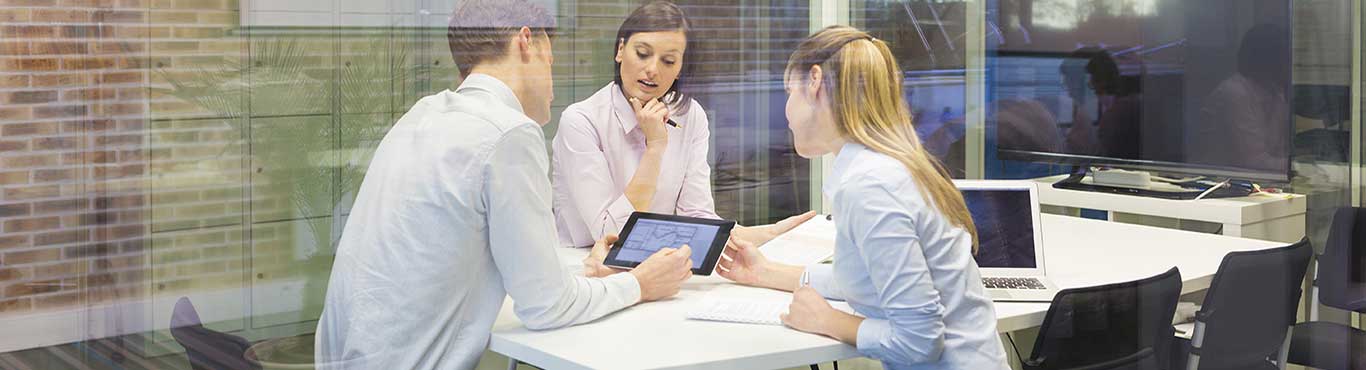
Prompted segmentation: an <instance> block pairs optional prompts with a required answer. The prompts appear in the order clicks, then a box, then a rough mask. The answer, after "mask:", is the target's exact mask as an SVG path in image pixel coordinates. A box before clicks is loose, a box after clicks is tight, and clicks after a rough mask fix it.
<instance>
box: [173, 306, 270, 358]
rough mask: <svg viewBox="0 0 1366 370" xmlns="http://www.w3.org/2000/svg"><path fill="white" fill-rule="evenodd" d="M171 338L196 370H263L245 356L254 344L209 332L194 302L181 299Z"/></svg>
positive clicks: (176, 311) (232, 336)
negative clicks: (183, 349)
mask: <svg viewBox="0 0 1366 370" xmlns="http://www.w3.org/2000/svg"><path fill="white" fill-rule="evenodd" d="M171 336H172V337H174V338H175V341H176V343H179V344H180V346H181V347H185V356H186V357H189V359H190V367H191V368H193V369H194V370H260V369H261V367H260V366H257V365H256V364H253V363H251V362H248V361H247V358H246V357H244V356H243V354H245V353H246V352H247V348H248V347H251V343H249V342H247V340H246V339H242V337H238V336H236V335H231V334H226V333H220V332H217V331H214V330H211V329H209V328H205V327H204V325H203V323H202V322H201V321H200V320H199V312H198V311H197V310H195V309H194V304H193V303H190V299H189V298H186V297H180V299H179V300H177V301H176V303H175V309H174V310H173V311H172V312H171Z"/></svg>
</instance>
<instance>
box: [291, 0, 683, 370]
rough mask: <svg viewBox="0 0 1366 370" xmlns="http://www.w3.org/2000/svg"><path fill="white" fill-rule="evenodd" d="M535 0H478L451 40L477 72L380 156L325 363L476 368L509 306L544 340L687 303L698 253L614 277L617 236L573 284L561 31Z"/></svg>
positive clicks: (468, 70) (326, 322)
mask: <svg viewBox="0 0 1366 370" xmlns="http://www.w3.org/2000/svg"><path fill="white" fill-rule="evenodd" d="M554 27H555V20H554V18H552V17H550V16H549V14H548V13H546V12H545V11H544V10H542V9H541V8H539V7H537V6H535V5H533V4H531V3H529V2H527V1H526V0H466V1H464V2H462V3H461V5H460V7H459V8H458V9H456V10H455V12H454V13H453V15H452V17H451V20H450V27H449V30H448V42H449V45H450V48H451V54H452V57H454V59H455V61H456V64H457V65H458V66H459V67H460V72H461V74H462V75H464V81H462V82H461V83H460V87H459V88H457V89H456V90H455V91H450V90H446V91H442V92H439V93H437V94H435V95H431V96H427V97H425V98H422V99H421V100H419V101H418V102H417V103H416V104H414V105H413V107H412V109H410V110H409V111H408V112H407V113H405V114H404V115H403V117H402V118H400V119H399V121H398V122H397V123H395V124H394V126H393V128H392V129H391V130H390V131H389V132H388V133H387V134H385V136H384V139H383V140H382V141H381V142H380V144H379V146H378V147H377V148H376V150H375V155H374V160H373V161H372V162H371V164H370V167H369V171H367V173H366V175H365V180H364V181H363V182H362V184H361V187H360V191H359V193H358V195H357V197H356V203H355V207H354V208H353V209H352V213H351V216H350V218H349V219H348V220H347V225H346V229H345V231H343V233H342V237H341V242H340V245H339V246H338V248H337V257H336V262H335V264H334V265H333V268H332V276H331V279H330V281H329V284H328V288H327V301H326V305H325V306H324V309H323V313H322V317H321V318H319V320H318V330H317V337H316V338H317V339H316V352H317V355H316V358H317V360H318V361H319V362H320V363H323V364H326V365H328V366H329V367H328V368H333V366H335V367H336V368H345V369H469V368H473V367H474V366H475V363H476V362H477V361H478V359H479V356H480V355H481V354H483V353H484V350H485V348H486V347H487V346H488V343H489V336H490V330H491V329H492V327H493V322H494V320H495V318H496V317H497V316H498V313H499V311H500V310H501V309H502V305H503V301H504V300H505V299H507V297H508V296H511V297H512V301H513V304H514V307H513V312H515V313H516V315H517V317H518V318H520V319H521V320H522V323H523V324H525V325H526V326H527V327H528V328H531V329H548V328H555V327H562V326H567V325H573V324H579V323H585V322H589V321H593V320H596V319H597V318H600V317H602V316H604V315H607V314H609V313H612V312H614V311H617V310H620V309H622V308H625V307H627V306H630V305H633V304H635V303H637V302H641V301H650V300H656V299H661V298H665V297H668V296H672V295H674V294H676V293H677V292H678V290H679V288H680V286H681V285H682V283H683V281H685V280H687V278H688V277H690V276H691V274H692V273H691V267H692V263H691V260H690V258H689V257H690V256H691V252H690V251H689V248H688V247H686V246H684V247H682V248H679V249H668V250H661V251H660V252H658V253H656V254H654V255H652V256H651V257H649V258H648V259H646V260H645V262H644V263H643V264H642V265H641V267H646V265H649V267H648V268H646V269H645V270H642V269H641V268H636V269H635V270H632V271H630V272H616V271H614V270H611V269H607V268H604V267H602V266H601V265H602V258H603V257H605V255H606V250H607V247H606V245H607V244H608V243H611V242H613V241H615V237H612V236H609V237H606V238H604V239H603V240H601V241H599V242H598V244H597V245H596V246H595V248H594V251H593V253H592V254H591V255H590V257H589V258H588V259H585V260H584V265H585V272H586V274H587V275H590V276H579V275H574V274H571V273H569V272H567V271H566V270H565V268H564V266H563V265H562V264H561V262H560V260H559V258H558V257H557V256H556V253H555V251H554V249H551V248H550V246H551V245H553V244H554V243H555V224H554V220H553V218H552V217H551V210H550V181H549V179H548V178H546V173H547V172H548V171H549V165H550V164H549V158H547V157H546V152H545V138H544V137H543V134H542V133H541V125H544V124H545V123H546V122H548V121H549V120H550V101H551V99H552V97H553V95H554V94H553V92H552V91H553V88H552V84H551V78H552V77H551V64H552V62H553V60H554V57H553V56H552V54H551V43H550V37H549V34H550V32H553V31H552V30H553V29H554Z"/></svg>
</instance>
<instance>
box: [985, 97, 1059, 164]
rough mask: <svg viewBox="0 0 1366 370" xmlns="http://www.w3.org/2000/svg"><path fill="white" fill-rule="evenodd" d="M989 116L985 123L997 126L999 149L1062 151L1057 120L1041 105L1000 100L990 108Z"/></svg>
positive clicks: (1024, 100) (1028, 101)
mask: <svg viewBox="0 0 1366 370" xmlns="http://www.w3.org/2000/svg"><path fill="white" fill-rule="evenodd" d="M988 114H989V115H990V118H989V119H988V120H989V121H990V122H995V123H996V130H997V133H996V137H997V143H996V145H998V146H1000V147H1001V149H1009V150H1023V151H1031V152H1058V151H1059V150H1061V149H1062V145H1063V144H1062V136H1061V135H1059V133H1058V129H1057V118H1054V116H1053V113H1052V112H1049V111H1048V107H1045V106H1044V105H1043V104H1042V103H1039V102H1037V101H1034V100H1029V99H1018V98H1009V99H1001V100H997V101H995V102H994V103H993V104H992V105H991V111H990V112H989V113H988Z"/></svg>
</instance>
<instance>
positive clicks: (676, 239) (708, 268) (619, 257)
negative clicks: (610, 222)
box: [603, 212, 735, 276]
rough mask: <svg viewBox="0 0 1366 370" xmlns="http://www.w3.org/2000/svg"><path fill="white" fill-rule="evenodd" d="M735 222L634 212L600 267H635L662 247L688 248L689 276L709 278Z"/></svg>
mask: <svg viewBox="0 0 1366 370" xmlns="http://www.w3.org/2000/svg"><path fill="white" fill-rule="evenodd" d="M734 227H735V221H727V220H712V219H706V218H696V217H685V216H674V215H664V214H658V213H648V212H635V213H632V214H631V218H630V219H628V220H626V226H625V227H623V228H622V229H621V236H620V237H619V238H617V242H616V244H614V245H613V246H612V251H611V252H608V253H607V259H606V260H604V261H603V264H604V265H607V266H613V267H621V268H628V269H629V268H635V267H636V266H638V265H640V263H641V262H644V261H645V259H646V258H650V256H651V255H654V254H655V252H657V251H659V250H660V249H663V248H679V247H682V246H683V245H684V244H687V245H688V246H689V247H691V248H692V257H691V258H692V273H693V275H704V276H706V275H711V272H712V269H714V268H715V267H716V260H718V259H720V258H721V251H722V250H723V249H724V248H726V240H727V239H730V230H731V229H732V228H734Z"/></svg>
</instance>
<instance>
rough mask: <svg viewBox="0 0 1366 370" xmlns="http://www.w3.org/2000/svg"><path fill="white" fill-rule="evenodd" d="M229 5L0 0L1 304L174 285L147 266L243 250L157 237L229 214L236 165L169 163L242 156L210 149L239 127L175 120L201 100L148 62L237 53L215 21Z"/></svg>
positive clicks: (172, 68) (226, 21)
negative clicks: (169, 89) (160, 246)
mask: <svg viewBox="0 0 1366 370" xmlns="http://www.w3.org/2000/svg"><path fill="white" fill-rule="evenodd" d="M236 8H237V4H236V2H235V1H224V0H155V1H152V0H75V1H72V0H13V1H10V0H6V1H0V20H3V26H0V40H3V41H0V66H3V68H0V103H3V104H0V189H3V190H2V191H0V232H3V234H2V235H0V264H2V265H3V267H0V286H3V290H0V316H9V315H22V314H26V313H30V312H35V311H46V310H54V309H61V308H68V307H73V306H82V305H94V304H100V303H104V302H110V301H113V300H117V299H134V298H143V297H146V295H147V294H148V293H149V289H161V290H166V289H175V288H177V287H178V285H177V284H178V283H177V280H175V279H162V280H163V281H160V282H157V283H156V284H153V281H152V277H153V276H175V275H180V276H192V275H204V274H213V273H220V274H222V273H228V272H229V271H231V269H232V268H236V270H237V271H239V274H240V271H241V266H240V265H239V266H229V264H228V263H227V262H223V261H215V260H214V259H213V258H210V256H213V255H214V252H213V250H214V248H215V247H216V245H215V244H214V243H213V240H211V239H214V238H208V239H204V240H199V241H197V242H195V243H191V244H192V245H191V246H190V248H188V249H186V250H185V251H180V250H178V249H175V248H169V249H166V250H165V253H154V249H153V246H154V245H157V243H158V241H161V240H165V242H164V244H166V245H167V246H172V247H174V246H178V245H179V244H176V243H172V242H171V240H175V238H174V235H172V234H168V233H165V232H163V231H166V230H169V229H168V227H170V228H175V227H178V226H177V225H179V226H189V225H191V224H194V225H195V226H202V225H203V224H205V223H213V222H216V220H222V219H224V218H228V219H231V218H233V217H234V216H236V217H237V218H238V219H240V214H241V212H242V209H241V207H236V208H235V209H234V208H233V206H232V205H233V204H234V203H238V204H240V203H241V200H242V197H241V196H240V191H239V192H238V193H236V194H235V193H233V192H232V189H233V184H232V182H231V181H223V180H231V179H232V178H233V176H232V171H218V173H217V174H215V175H217V178H214V177H215V176H213V175H210V176H199V177H195V176H193V175H187V174H184V173H183V172H184V171H179V169H182V168H186V167H195V168H197V169H201V171H200V172H208V173H213V172H214V171H213V169H215V168H223V167H224V166H221V165H222V164H224V163H240V162H241V161H242V156H241V153H240V152H231V151H229V152H228V155H221V154H220V153H221V152H222V150H221V148H222V147H224V146H228V145H230V144H231V143H233V142H236V141H240V139H239V138H238V137H237V135H236V134H235V133H232V132H225V129H224V127H226V126H225V125H221V124H218V125H215V124H211V123H209V122H207V121H200V122H197V123H182V122H181V121H177V120H180V119H184V118H187V117H204V116H206V114H207V113H206V112H203V111H198V110H196V109H195V108H194V106H193V105H191V104H187V103H186V102H183V101H180V100H178V99H174V98H168V97H166V96H164V95H163V94H161V93H159V92H158V90H159V89H162V88H165V87H166V86H167V85H166V84H165V83H164V81H163V79H162V76H161V75H160V74H159V73H158V71H166V72H170V73H180V72H183V71H193V70H198V69H202V68H206V67H207V66H210V65H214V64H216V63H220V62H221V60H222V59H223V58H228V57H232V56H235V55H240V53H241V48H242V43H241V42H240V41H239V40H238V39H237V38H236V37H232V36H228V35H227V33H226V32H227V31H229V30H231V29H233V27H235V25H236V23H237V20H238V15H237V12H236V11H235V9H236ZM206 168H207V169H209V170H203V169H206ZM239 172H240V171H239ZM237 177H239V178H240V177H241V176H240V174H238V175H237ZM196 181H197V182H196ZM235 186H236V188H238V189H240V188H241V184H240V183H237V184H235ZM168 188H169V189H170V190H174V191H168V192H154V190H167V189H168ZM154 221H165V222H154ZM159 229H163V230H159ZM218 239H221V240H223V241H224V242H226V241H227V240H229V239H227V238H218ZM238 259H239V260H240V258H238ZM172 260H176V261H185V262H186V264H177V263H169V262H167V261H172ZM239 262H240V261H239ZM215 264H216V265H218V266H221V267H215V266H214V265H215ZM153 267H155V268H153ZM228 274H229V275H230V273H228ZM219 279H226V277H222V276H220V277H217V278H209V279H201V280H204V281H214V280H219Z"/></svg>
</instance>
